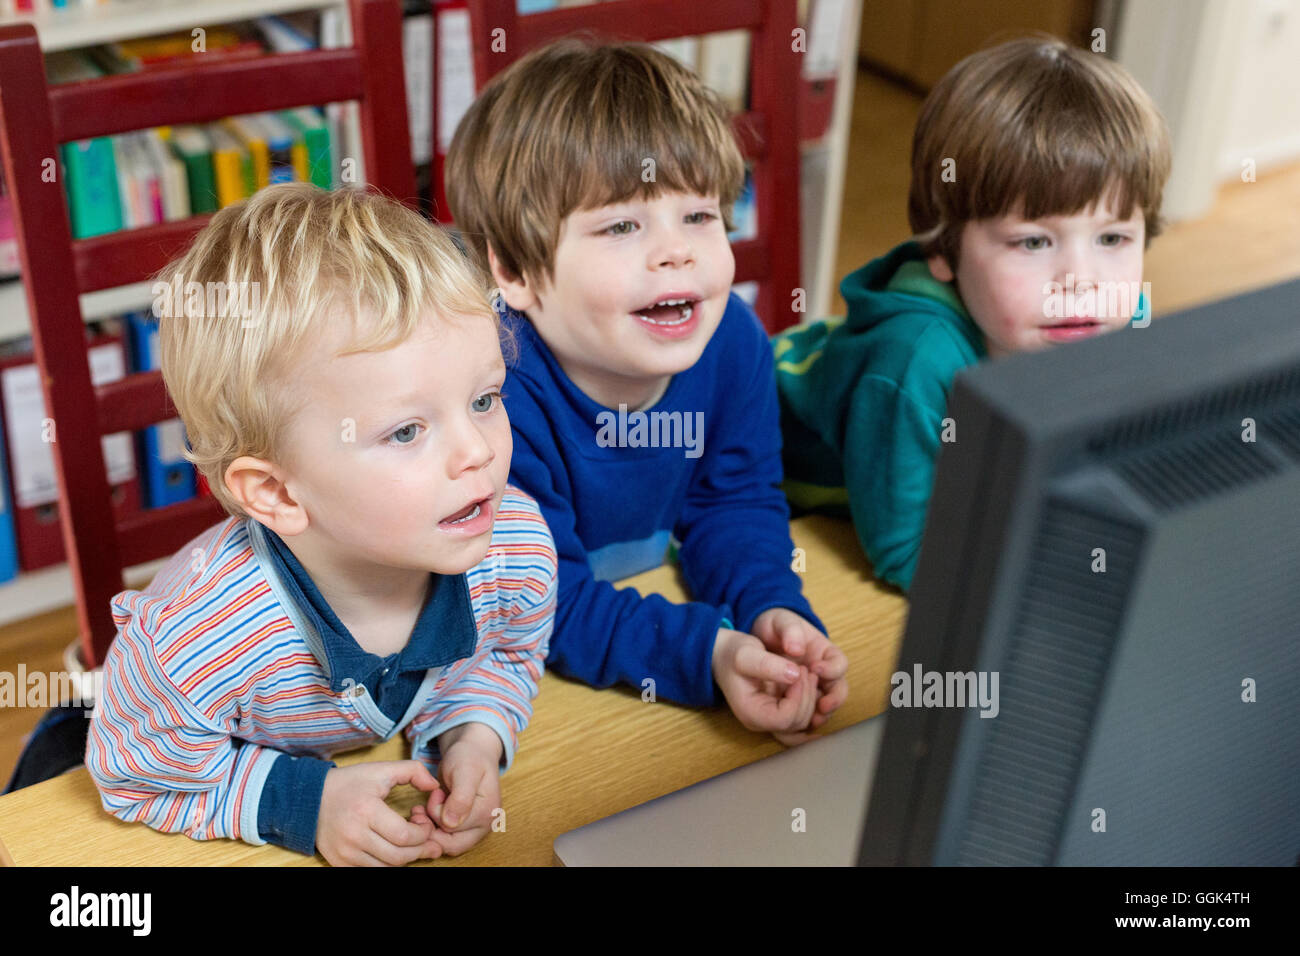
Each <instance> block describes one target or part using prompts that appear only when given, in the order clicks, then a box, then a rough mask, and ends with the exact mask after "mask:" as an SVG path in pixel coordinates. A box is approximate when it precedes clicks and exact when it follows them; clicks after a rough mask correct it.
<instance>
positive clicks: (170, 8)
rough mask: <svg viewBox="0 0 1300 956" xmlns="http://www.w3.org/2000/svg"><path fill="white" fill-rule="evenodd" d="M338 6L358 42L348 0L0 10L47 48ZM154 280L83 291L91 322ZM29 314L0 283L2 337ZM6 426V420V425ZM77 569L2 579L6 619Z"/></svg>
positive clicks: (137, 578) (133, 578)
mask: <svg viewBox="0 0 1300 956" xmlns="http://www.w3.org/2000/svg"><path fill="white" fill-rule="evenodd" d="M327 10H335V11H337V13H338V16H337V23H336V24H335V26H336V30H337V32H336V33H334V34H332V35H331V36H329V37H327V38H323V39H325V40H326V41H327V42H323V43H322V46H340V47H348V46H351V45H352V39H353V37H352V21H351V16H350V11H349V4H348V3H347V0H333V2H330V0H207V2H194V0H123V2H119V3H114V4H106V5H103V6H99V5H91V6H74V7H67V8H62V9H44V10H42V11H39V12H36V13H34V14H32V13H28V14H13V13H5V14H0V26H9V25H12V24H21V23H28V24H31V25H32V26H34V27H35V29H36V31H37V39H38V42H39V45H40V49H41V52H42V53H44V54H50V53H55V52H59V51H64V50H73V49H80V48H85V47H92V46H97V45H100V44H106V43H112V42H115V41H118V40H127V39H131V38H134V37H140V36H153V35H161V34H166V33H172V32H178V31H180V32H188V31H189V30H191V29H193V28H194V27H196V26H203V27H208V28H211V27H216V26H219V25H223V24H228V23H236V22H242V21H249V20H252V19H256V18H258V17H263V16H269V15H276V14H286V13H293V12H297V11H327ZM345 123H347V125H348V126H349V127H350V128H349V134H350V136H351V141H352V142H358V143H359V142H360V141H361V138H360V124H359V122H358V120H357V119H356V116H355V115H353V116H352V117H351V118H350V119H345ZM357 172H358V177H359V179H361V180H362V181H365V180H366V171H365V164H364V159H363V157H360V156H359V157H358V169H357ZM151 288H152V284H151V283H150V282H148V281H144V282H135V283H132V284H129V285H122V286H119V287H117V288H111V289H105V290H102V291H97V292H93V293H88V294H83V295H81V296H80V297H79V304H80V307H81V311H82V317H83V319H84V320H86V321H87V322H89V321H93V320H96V319H102V318H106V317H109V316H115V315H121V314H122V313H125V312H130V311H134V310H138V309H141V308H145V307H147V306H148V305H149V304H150V302H151V300H152V298H153V296H152V293H151ZM30 331H31V316H30V314H29V311H28V306H27V296H26V289H25V285H24V280H23V279H17V280H11V281H5V282H3V283H0V341H3V340H9V339H13V338H17V337H21V336H23V335H27V334H29V332H30ZM0 427H2V426H0ZM165 561H166V558H160V559H158V560H151V561H144V562H142V563H138V564H134V565H131V566H128V567H126V568H124V569H123V578H124V580H125V582H126V585H127V586H128V587H141V586H143V585H145V584H147V583H148V582H149V580H151V579H152V577H153V576H154V574H156V573H157V571H158V570H159V569H160V568H161V567H162V566H163V564H164V563H165ZM75 593H76V591H75V585H74V582H73V576H72V571H71V569H70V567H69V565H68V564H67V563H62V564H58V565H53V566H49V567H45V568H41V569H39V570H35V571H21V572H20V573H19V574H18V575H17V577H15V578H13V579H12V580H10V581H6V582H4V583H0V625H5V624H9V623H12V622H14V621H17V620H21V619H24V618H28V617H31V616H33V615H37V614H41V613H44V612H46V611H51V610H55V609H58V608H63V607H67V606H68V605H69V604H72V603H73V602H74V600H75Z"/></svg>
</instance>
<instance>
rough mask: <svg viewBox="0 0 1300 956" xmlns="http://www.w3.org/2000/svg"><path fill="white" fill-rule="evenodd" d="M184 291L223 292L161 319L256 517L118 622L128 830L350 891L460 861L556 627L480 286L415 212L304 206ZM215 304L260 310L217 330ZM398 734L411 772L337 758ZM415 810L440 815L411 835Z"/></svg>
mask: <svg viewBox="0 0 1300 956" xmlns="http://www.w3.org/2000/svg"><path fill="white" fill-rule="evenodd" d="M161 280H162V281H161V282H160V284H159V286H157V287H156V288H157V289H159V290H165V289H168V288H182V289H185V290H190V289H194V290H198V294H195V295H192V296H191V295H186V296H185V297H183V298H176V299H174V300H173V301H164V302H162V303H160V308H159V309H158V311H159V312H160V313H161V328H160V345H161V365H162V371H163V376H164V378H165V380H166V382H167V386H168V390H169V391H170V394H171V396H172V398H173V400H174V402H175V404H176V407H177V409H178V410H179V412H180V415H181V418H182V419H183V420H184V422H185V426H186V430H187V435H188V439H189V443H190V446H191V447H190V451H189V452H188V454H187V457H188V458H189V459H190V460H191V461H192V462H194V464H195V465H196V466H197V468H198V469H199V471H200V472H201V473H202V474H203V475H204V476H206V478H207V479H208V483H209V485H210V486H211V488H212V491H213V494H214V495H215V496H216V497H217V499H218V501H220V502H221V504H222V505H223V506H224V507H225V509H226V510H227V511H228V512H229V513H230V515H231V517H230V518H228V519H226V520H225V521H223V522H221V523H220V524H218V525H216V526H215V527H213V528H211V529H209V530H208V531H206V532H204V533H203V534H201V535H199V536H198V537H197V538H195V539H194V540H193V541H191V542H190V543H189V544H187V545H186V546H185V547H183V548H181V550H180V551H179V552H177V554H176V556H175V557H173V558H172V559H171V561H170V562H169V563H168V564H167V565H166V566H165V567H164V568H163V569H162V570H161V571H160V572H159V573H158V575H157V577H155V579H154V580H153V582H152V583H151V584H150V585H149V586H148V587H147V588H145V589H144V590H143V591H124V592H123V593H121V594H119V595H118V596H117V597H116V598H115V599H114V602H113V605H114V611H115V617H116V620H117V623H118V627H119V632H118V635H117V637H116V639H115V640H114V642H113V644H112V646H111V648H110V651H109V654H108V657H107V659H106V661H105V665H104V671H105V682H104V693H103V696H102V701H101V709H100V711H99V713H98V714H97V716H96V717H95V719H94V720H93V721H92V725H91V731H90V740H89V745H88V748H87V754H86V764H87V767H88V769H89V771H90V773H91V775H92V777H93V778H94V780H95V783H96V785H97V786H98V788H99V790H100V795H101V798H102V800H103V804H104V807H105V808H106V809H107V810H109V811H110V812H111V813H113V814H114V815H115V816H117V817H119V818H121V819H123V820H132V821H140V822H143V823H146V824H148V825H149V826H151V827H154V828H155V829H158V830H162V831H164V832H183V833H186V834H188V835H189V836H191V837H193V838H194V839H214V838H221V837H227V838H234V839H241V840H244V841H246V842H248V843H253V844H261V843H265V842H272V843H277V844H280V845H282V846H286V847H289V848H291V849H294V850H297V851H299V852H303V853H311V852H313V850H315V851H319V852H320V853H321V854H322V855H323V856H324V857H325V858H326V860H328V861H329V862H331V863H335V864H339V863H352V864H363V865H381V864H403V863H407V862H410V861H412V860H415V859H418V858H421V857H429V858H432V857H437V856H440V855H441V854H443V853H449V854H454V853H460V852H463V851H464V850H466V849H468V848H469V847H470V846H472V845H474V844H475V843H476V842H477V841H478V840H480V839H481V838H482V837H483V836H484V834H485V833H486V832H487V829H488V828H489V827H490V826H491V824H492V822H493V814H494V812H496V811H497V808H498V804H499V802H500V790H499V785H498V783H497V777H498V773H499V771H500V769H504V768H506V767H508V766H509V765H510V763H511V760H512V758H513V756H514V752H515V747H516V745H517V741H518V735H519V733H520V732H521V731H522V730H523V729H524V727H525V725H526V724H527V721H528V718H529V716H530V713H531V703H530V701H531V699H532V697H533V696H534V695H535V694H536V692H537V684H538V681H539V679H540V677H541V673H542V665H543V661H544V658H545V655H546V646H547V641H548V639H549V636H550V631H551V625H552V620H553V614H554V600H555V558H554V550H553V546H552V543H551V538H550V535H549V533H548V532H547V530H546V526H545V524H544V523H543V521H542V519H541V516H540V514H539V512H538V510H537V507H536V505H535V504H534V502H533V501H532V500H531V499H530V498H529V497H528V496H527V495H524V494H522V493H521V492H519V491H518V490H516V489H514V488H512V487H510V486H509V485H508V484H507V475H508V471H509V467H510V454H511V435H510V425H509V422H508V421H507V419H506V416H505V412H504V410H503V408H502V406H501V400H500V390H501V386H502V382H503V380H504V377H505V365H504V363H503V361H502V354H501V349H500V346H499V339H498V334H499V328H498V324H497V321H496V319H495V315H494V313H493V312H492V310H491V308H490V307H489V305H488V302H487V300H486V298H485V295H484V293H483V291H482V287H481V283H479V282H477V281H476V278H475V274H474V273H473V271H472V270H471V269H470V268H468V267H467V265H466V263H465V261H464V259H463V257H462V256H461V254H460V253H459V252H458V250H457V249H456V247H455V246H454V244H453V243H452V242H451V241H450V240H449V239H448V238H447V237H446V236H445V235H443V234H442V233H441V232H440V231H439V230H438V229H436V228H435V227H433V226H431V225H430V224H428V223H427V222H425V221H424V220H423V219H421V218H420V217H419V216H418V215H417V214H415V213H414V212H412V211H411V210H409V209H406V208H405V207H403V206H401V205H399V204H397V203H395V202H392V201H390V200H387V199H383V198H381V197H379V196H376V195H373V194H370V193H367V192H364V191H361V190H340V191H337V192H334V193H327V192H324V191H321V190H318V189H316V188H315V187H313V186H309V185H305V184H291V185H284V186H272V187H270V188H268V189H265V190H263V191H261V192H259V193H258V194H257V195H255V196H254V197H253V198H251V199H249V200H247V201H245V202H243V203H239V204H237V205H235V206H231V207H229V208H226V209H223V210H222V211H221V212H219V213H217V215H216V216H214V217H213V219H212V221H211V223H209V225H208V226H207V227H206V228H205V229H204V230H203V231H202V232H201V233H200V234H199V236H198V238H197V239H196V240H195V242H194V244H193V246H192V247H191V249H190V250H189V252H188V253H187V254H186V255H185V256H184V257H183V258H182V259H180V260H179V261H178V262H176V263H174V264H173V265H172V266H171V267H170V269H169V271H168V272H167V273H165V274H164V276H162V277H161ZM214 285H217V286H224V288H225V289H227V290H234V291H235V292H237V293H239V294H236V295H227V296H226V299H225V301H226V303H227V307H226V308H225V309H223V310H222V311H220V312H219V313H217V314H212V313H210V312H208V311H207V309H206V302H207V299H206V298H205V296H204V295H203V294H202V290H204V289H208V288H212V287H213V286H214ZM250 288H251V289H256V294H253V295H250V294H247V292H248V290H249V289H250ZM240 302H243V303H245V304H246V303H248V302H256V303H258V308H256V309H255V310H251V312H250V311H249V310H247V309H243V310H241V308H240V307H238V305H237V303H240ZM399 731H401V732H403V733H404V734H405V735H406V737H407V739H408V740H409V741H410V744H411V754H412V757H413V759H411V760H405V761H396V762H387V763H383V762H372V763H360V764H355V765H352V766H348V767H337V766H335V765H334V764H333V763H332V762H331V761H330V760H329V759H328V758H329V757H330V756H331V755H332V754H335V753H338V752H340V751H345V750H351V749H354V748H357V747H362V746H365V745H369V744H373V743H376V742H378V741H381V740H385V739H388V738H389V737H391V736H392V735H394V734H396V733H397V732H399ZM434 771H436V772H437V773H438V774H439V775H440V777H441V781H439V780H438V779H436V778H435V777H434V776H433V772H434ZM398 784H411V785H413V786H415V787H417V788H419V789H421V790H424V791H427V792H428V794H429V796H428V798H427V801H426V802H425V803H424V804H423V805H422V806H420V807H417V808H416V809H415V810H414V811H413V812H412V815H411V817H410V819H403V818H402V817H401V815H399V814H398V813H397V812H395V811H394V810H392V809H390V808H389V807H388V806H387V805H386V804H385V802H384V798H385V797H386V796H387V794H388V792H389V791H390V789H391V788H392V787H394V786H396V785H398ZM444 788H445V789H444Z"/></svg>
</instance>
